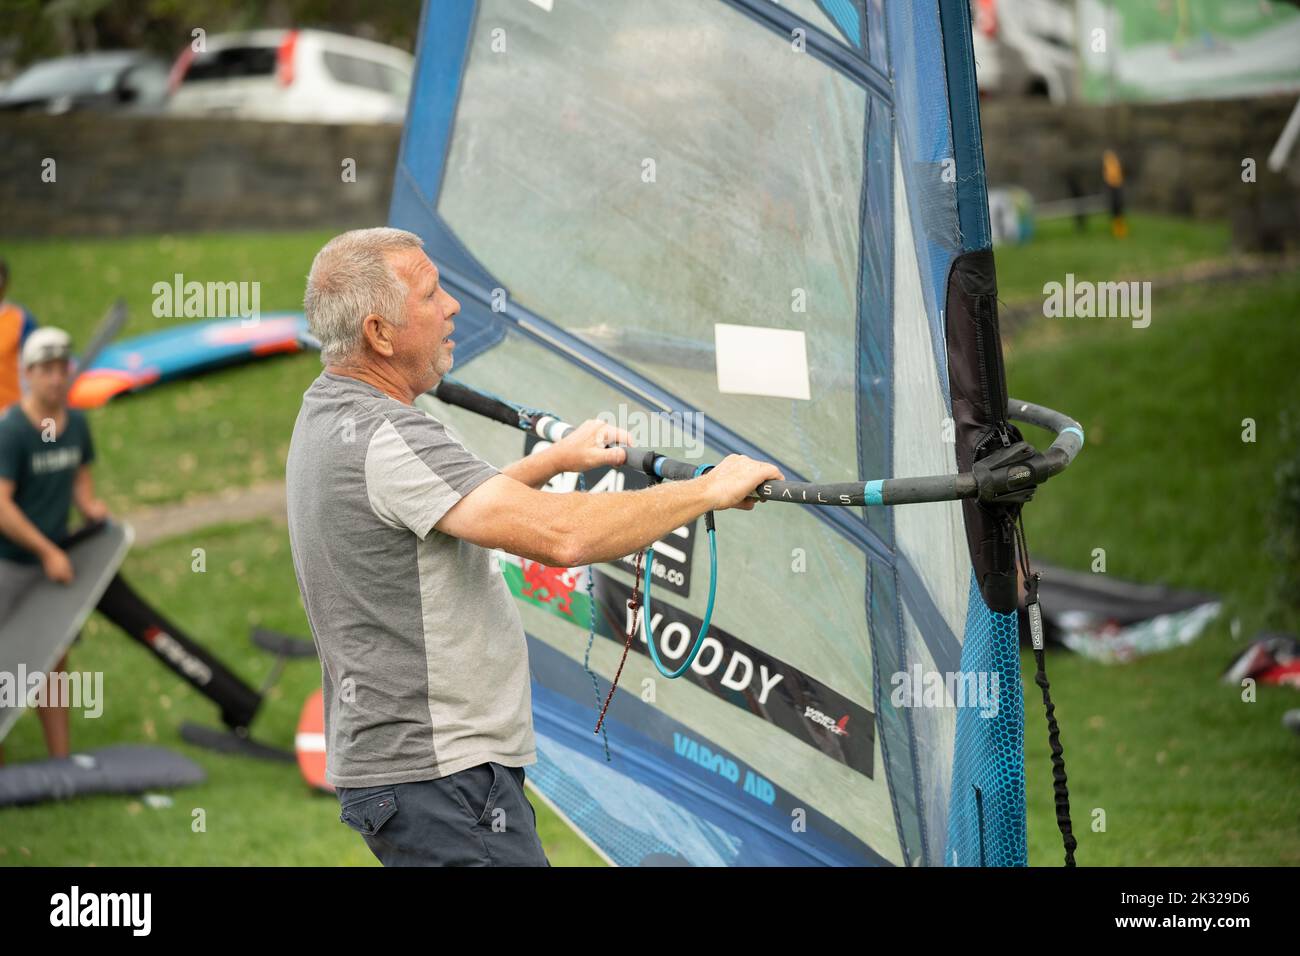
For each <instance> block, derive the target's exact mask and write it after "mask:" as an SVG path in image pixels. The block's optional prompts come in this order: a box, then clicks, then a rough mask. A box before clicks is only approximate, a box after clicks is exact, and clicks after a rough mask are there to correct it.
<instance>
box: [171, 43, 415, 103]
mask: <svg viewBox="0 0 1300 956" xmlns="http://www.w3.org/2000/svg"><path fill="white" fill-rule="evenodd" d="M414 67H415V60H414V58H413V57H412V56H411V55H410V54H409V53H405V52H403V51H402V50H399V49H397V48H396V47H391V46H385V45H384V44H382V43H373V42H371V41H370V40H362V39H359V38H357V37H351V36H347V35H345V34H342V33H329V32H327V31H324V30H255V31H252V32H249V33H225V34H220V35H218V36H213V37H209V38H208V39H207V42H206V44H205V49H204V50H203V51H202V52H199V53H196V52H194V51H193V50H192V49H191V48H189V47H187V48H186V49H185V50H184V51H182V52H181V54H180V56H179V57H178V58H177V60H176V64H175V65H174V66H173V67H172V73H171V86H172V95H171V98H170V99H169V100H168V103H167V112H168V113H170V114H173V115H177V116H232V117H237V118H241V119H256V120H285V121H290V122H302V123H401V122H402V121H403V120H404V119H405V117H406V99H407V95H408V93H409V91H410V86H411V74H412V72H413V70H414Z"/></svg>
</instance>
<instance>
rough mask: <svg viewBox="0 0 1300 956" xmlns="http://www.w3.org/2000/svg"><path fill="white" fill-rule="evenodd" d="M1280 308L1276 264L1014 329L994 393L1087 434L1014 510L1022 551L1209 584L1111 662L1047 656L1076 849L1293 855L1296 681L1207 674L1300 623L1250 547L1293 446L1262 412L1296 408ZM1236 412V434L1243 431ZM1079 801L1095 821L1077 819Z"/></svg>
mask: <svg viewBox="0 0 1300 956" xmlns="http://www.w3.org/2000/svg"><path fill="white" fill-rule="evenodd" d="M1298 315H1300V276H1296V275H1291V276H1286V277H1282V278H1276V279H1271V280H1266V281H1261V282H1254V283H1250V284H1229V285H1223V286H1220V287H1215V288H1213V289H1210V288H1207V287H1205V286H1195V287H1189V288H1186V289H1183V290H1181V291H1178V292H1170V293H1168V294H1167V295H1164V296H1160V297H1157V299H1156V300H1155V302H1154V305H1153V315H1152V324H1151V326H1150V328H1147V329H1133V328H1132V327H1131V326H1129V325H1128V324H1127V323H1124V322H1122V321H1116V320H1093V321H1083V322H1075V323H1074V324H1072V325H1071V326H1070V327H1069V329H1068V331H1065V332H1063V333H1062V332H1061V330H1060V329H1059V328H1058V329H1056V330H1054V331H1055V332H1056V333H1058V334H1052V335H1044V334H1040V333H1041V332H1042V331H1043V329H1041V328H1039V327H1038V326H1030V327H1029V328H1027V329H1025V330H1024V331H1023V332H1022V333H1021V334H1020V335H1019V336H1018V338H1017V341H1016V343H1015V348H1014V350H1013V351H1014V356H1015V358H1014V361H1013V362H1012V363H1011V366H1010V372H1009V378H1010V386H1011V391H1012V393H1013V394H1014V395H1016V396H1017V397H1020V398H1025V399H1028V400H1031V401H1032V400H1035V399H1041V400H1043V401H1045V402H1047V403H1048V404H1050V405H1052V406H1053V407H1055V408H1060V409H1062V410H1063V411H1066V412H1068V413H1070V414H1072V415H1074V416H1075V417H1077V418H1078V419H1079V420H1080V421H1081V423H1082V424H1083V426H1084V430H1085V432H1086V433H1087V435H1088V443H1087V446H1086V447H1085V448H1084V450H1083V452H1082V453H1081V455H1080V457H1079V458H1078V460H1077V462H1076V463H1075V465H1074V467H1073V468H1072V469H1071V470H1070V471H1068V472H1066V474H1065V475H1063V476H1061V477H1059V478H1057V479H1054V480H1053V481H1052V483H1051V484H1050V485H1048V486H1047V487H1046V488H1045V489H1043V490H1042V491H1041V492H1040V493H1039V497H1038V500H1036V501H1035V502H1034V503H1033V504H1032V505H1031V506H1030V507H1029V509H1028V510H1027V512H1026V528H1027V532H1028V536H1029V543H1030V547H1031V549H1032V550H1033V553H1034V554H1035V555H1036V556H1037V557H1040V558H1042V559H1044V560H1050V561H1052V562H1054V563H1057V564H1060V565H1065V566H1069V567H1073V568H1077V569H1080V570H1088V569H1089V567H1090V564H1091V562H1092V554H1093V551H1094V549H1097V548H1101V549H1104V550H1105V557H1106V566H1107V571H1108V573H1111V574H1115V575H1120V576H1123V577H1128V578H1134V579H1137V580H1141V581H1164V582H1167V583H1170V584H1175V585H1181V586H1185V587H1191V588H1197V589H1204V590H1208V591H1214V592H1217V593H1219V594H1221V595H1222V596H1223V598H1224V600H1225V602H1226V607H1225V611H1224V614H1223V615H1222V617H1221V619H1220V620H1219V621H1218V622H1216V623H1215V624H1214V625H1212V626H1211V628H1210V629H1209V631H1208V632H1207V633H1206V634H1204V635H1202V637H1201V638H1200V639H1199V640H1198V641H1197V642H1196V643H1194V644H1192V645H1191V646H1189V647H1186V648H1182V649H1179V650H1175V651H1170V652H1167V653H1163V654H1158V655H1155V656H1153V657H1148V658H1144V659H1141V660H1139V661H1136V662H1134V663H1131V664H1127V665H1122V666H1115V667H1107V666H1103V665H1100V664H1095V663H1092V662H1090V661H1087V660H1084V659H1082V658H1079V657H1075V656H1073V655H1070V654H1068V653H1064V652H1062V653H1056V654H1053V655H1051V658H1050V662H1049V677H1051V678H1052V680H1053V686H1054V691H1055V693H1054V699H1055V700H1056V703H1057V713H1058V717H1059V719H1060V721H1061V723H1062V725H1063V728H1064V745H1065V748H1066V758H1067V763H1068V766H1069V770H1070V781H1071V787H1070V790H1071V796H1072V798H1073V801H1072V802H1073V808H1074V811H1075V812H1074V818H1075V829H1076V832H1078V833H1079V835H1080V850H1079V858H1080V860H1081V862H1084V863H1091V864H1125V863H1143V864H1199V865H1205V864H1234V865H1235V864H1247V863H1254V864H1274V865H1278V864H1282V865H1286V864H1289V865H1296V864H1300V739H1298V738H1296V736H1295V735H1294V734H1292V733H1290V732H1289V731H1286V730H1284V729H1283V728H1282V726H1281V723H1280V721H1281V716H1282V713H1283V711H1284V710H1286V709H1288V708H1293V707H1300V695H1297V694H1296V692H1295V691H1293V690H1287V689H1283V688H1277V687H1261V688H1259V693H1258V701H1257V702H1256V703H1243V702H1242V700H1241V691H1240V689H1239V688H1234V687H1225V686H1223V685H1221V684H1219V683H1217V679H1218V676H1219V674H1220V673H1221V672H1222V670H1223V669H1224V667H1225V666H1226V665H1227V663H1228V662H1229V660H1231V659H1232V658H1233V657H1234V656H1235V655H1236V653H1237V652H1238V651H1239V650H1240V649H1241V648H1242V647H1243V646H1244V643H1245V642H1246V641H1247V640H1249V639H1250V638H1252V637H1253V636H1254V635H1255V634H1256V633H1257V632H1258V631H1260V630H1261V629H1264V628H1266V627H1268V628H1277V629H1286V630H1290V631H1292V632H1293V633H1294V632H1296V631H1297V630H1300V615H1297V614H1296V613H1295V612H1294V611H1291V612H1288V611H1287V610H1285V609H1284V608H1282V607H1280V606H1278V603H1277V602H1276V601H1275V600H1274V598H1273V591H1272V583H1273V577H1274V573H1273V568H1272V567H1271V564H1270V561H1269V559H1268V556H1267V554H1266V550H1265V548H1266V544H1265V542H1266V538H1267V534H1268V527H1269V520H1270V509H1271V506H1272V503H1273V497H1274V494H1275V489H1274V480H1273V474H1274V470H1275V469H1276V467H1277V465H1278V463H1279V462H1280V461H1282V459H1283V457H1284V456H1288V455H1289V456H1294V455H1295V454H1296V453H1297V450H1296V449H1295V448H1294V447H1286V446H1285V445H1284V444H1283V442H1282V441H1281V439H1280V431H1279V418H1280V415H1281V413H1282V412H1283V411H1284V410H1286V409H1291V410H1292V411H1293V412H1294V411H1295V410H1300V376H1298V375H1297V374H1296V369H1295V363H1296V360H1297V358H1298V357H1300V325H1298V324H1297V321H1296V319H1297V316H1298ZM1052 321H1053V320H1047V319H1040V320H1037V323H1038V325H1040V326H1041V325H1050V323H1051V322H1052ZM1055 321H1057V322H1058V323H1059V322H1062V321H1065V322H1069V321H1070V320H1055ZM1036 342H1041V343H1044V344H1035V343H1036ZM1246 418H1251V419H1254V420H1255V422H1256V423H1257V430H1258V431H1257V440H1256V441H1255V442H1253V443H1245V442H1243V441H1242V437H1241V436H1242V421H1243V419H1246ZM1031 437H1032V438H1033V439H1034V440H1037V441H1046V440H1047V436H1045V435H1043V434H1041V433H1040V434H1038V435H1035V436H1031ZM1233 618H1236V619H1237V620H1238V621H1239V622H1240V640H1237V641H1234V640H1233V638H1232V636H1231V633H1230V630H1229V622H1230V621H1231V620H1232V619H1233ZM1029 665H1030V661H1029V660H1028V659H1027V660H1026V674H1027V675H1029V676H1030V677H1032V673H1033V671H1032V668H1031V667H1030V666H1029ZM1026 699H1027V701H1028V706H1027V709H1026V739H1027V748H1026V750H1027V761H1028V777H1029V798H1030V801H1031V813H1030V847H1031V860H1032V861H1033V862H1035V863H1050V862H1054V861H1056V860H1059V858H1060V851H1059V846H1060V841H1059V837H1058V835H1057V833H1056V829H1055V821H1054V817H1053V812H1052V801H1051V793H1052V791H1051V775H1050V763H1049V756H1048V750H1047V740H1046V735H1047V731H1046V726H1045V722H1044V719H1043V713H1042V703H1041V697H1039V696H1038V692H1037V688H1035V687H1033V686H1032V685H1030V687H1029V688H1028V689H1027V693H1026ZM1096 810H1101V811H1104V812H1105V816H1106V820H1105V823H1106V829H1105V832H1092V831H1091V829H1090V828H1089V827H1090V821H1091V815H1092V814H1093V813H1094V812H1095V811H1096Z"/></svg>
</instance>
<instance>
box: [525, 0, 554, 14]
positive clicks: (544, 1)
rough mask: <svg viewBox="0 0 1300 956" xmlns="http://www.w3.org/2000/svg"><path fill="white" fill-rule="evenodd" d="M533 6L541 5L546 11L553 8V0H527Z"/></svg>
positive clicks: (548, 11)
mask: <svg viewBox="0 0 1300 956" xmlns="http://www.w3.org/2000/svg"><path fill="white" fill-rule="evenodd" d="M528 2H529V3H531V4H532V5H533V6H535V7H541V8H542V9H543V10H545V11H546V12H547V13H550V12H551V11H552V10H554V9H555V0H528Z"/></svg>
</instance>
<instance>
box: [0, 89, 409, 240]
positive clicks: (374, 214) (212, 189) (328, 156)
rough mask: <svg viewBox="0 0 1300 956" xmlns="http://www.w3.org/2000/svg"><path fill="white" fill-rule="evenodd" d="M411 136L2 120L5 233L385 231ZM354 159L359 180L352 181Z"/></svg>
mask: <svg viewBox="0 0 1300 956" xmlns="http://www.w3.org/2000/svg"><path fill="white" fill-rule="evenodd" d="M400 137H401V129H400V128H399V127H396V126H368V125H353V126H326V125H317V124H305V123H258V122H248V121H235V120H215V121H214V120H193V119H171V118H167V119H164V118H161V117H159V118H154V117H150V118H138V117H131V118H128V117H117V116H103V115H96V114H91V113H80V114H71V115H67V116H27V115H16V116H15V115H4V114H0V143H3V144H4V146H3V148H0V233H3V234H6V235H115V234H120V233H128V232H145V233H148V232H193V231H198V230H210V229H282V228H283V229H290V228H291V229H304V228H316V227H320V228H327V227H343V228H346V227H351V226H362V225H382V224H383V223H384V222H385V221H386V220H387V219H388V200H389V196H390V194H391V193H392V179H393V166H394V163H395V160H396V156H397V147H398V142H399V140H400ZM47 158H49V159H53V160H54V161H55V163H56V165H55V167H54V170H55V174H56V180H55V182H52V183H48V182H43V181H42V164H43V163H44V161H45V160H46V159H47ZM345 159H353V160H355V161H356V181H355V182H344V181H343V165H342V164H343V161H344V160H345Z"/></svg>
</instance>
